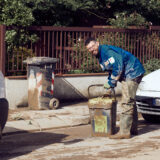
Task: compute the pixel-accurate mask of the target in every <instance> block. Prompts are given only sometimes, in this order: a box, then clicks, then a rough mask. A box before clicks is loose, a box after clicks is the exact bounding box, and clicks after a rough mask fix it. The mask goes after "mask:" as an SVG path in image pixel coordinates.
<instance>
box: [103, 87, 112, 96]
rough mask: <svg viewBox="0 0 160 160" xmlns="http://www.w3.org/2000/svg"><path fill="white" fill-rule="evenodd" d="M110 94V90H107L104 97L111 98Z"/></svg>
mask: <svg viewBox="0 0 160 160" xmlns="http://www.w3.org/2000/svg"><path fill="white" fill-rule="evenodd" d="M111 94H112V90H111V88H110V89H107V90H106V91H105V93H104V97H108V96H111Z"/></svg>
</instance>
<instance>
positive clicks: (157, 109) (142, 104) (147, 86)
mask: <svg viewBox="0 0 160 160" xmlns="http://www.w3.org/2000/svg"><path fill="white" fill-rule="evenodd" d="M136 105H137V109H138V112H140V113H141V114H142V116H143V118H144V119H145V120H146V121H148V122H160V69H158V70H156V71H154V72H152V73H150V74H148V75H146V76H144V77H143V79H142V81H141V83H140V85H139V87H138V90H137V93H136Z"/></svg>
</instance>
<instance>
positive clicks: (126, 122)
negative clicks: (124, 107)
mask: <svg viewBox="0 0 160 160" xmlns="http://www.w3.org/2000/svg"><path fill="white" fill-rule="evenodd" d="M132 121H133V116H132V115H127V114H122V115H121V116H120V130H119V132H118V133H117V134H115V135H110V136H109V138H110V139H129V138H131V133H130V130H131V126H132Z"/></svg>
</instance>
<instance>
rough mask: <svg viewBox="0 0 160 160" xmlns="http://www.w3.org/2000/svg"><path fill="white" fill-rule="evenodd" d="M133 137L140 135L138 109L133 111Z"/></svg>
mask: <svg viewBox="0 0 160 160" xmlns="http://www.w3.org/2000/svg"><path fill="white" fill-rule="evenodd" d="M131 135H138V113H137V108H136V107H134V110H133V122H132V127H131Z"/></svg>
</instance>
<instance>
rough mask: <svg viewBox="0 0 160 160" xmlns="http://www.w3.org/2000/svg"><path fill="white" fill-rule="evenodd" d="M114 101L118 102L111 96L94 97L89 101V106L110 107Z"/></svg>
mask: <svg viewBox="0 0 160 160" xmlns="http://www.w3.org/2000/svg"><path fill="white" fill-rule="evenodd" d="M114 102H116V101H115V99H114V98H110V97H98V98H92V99H89V101H88V107H89V108H104V109H109V108H111V107H112V104H113V103H114Z"/></svg>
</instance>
